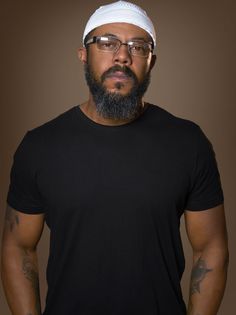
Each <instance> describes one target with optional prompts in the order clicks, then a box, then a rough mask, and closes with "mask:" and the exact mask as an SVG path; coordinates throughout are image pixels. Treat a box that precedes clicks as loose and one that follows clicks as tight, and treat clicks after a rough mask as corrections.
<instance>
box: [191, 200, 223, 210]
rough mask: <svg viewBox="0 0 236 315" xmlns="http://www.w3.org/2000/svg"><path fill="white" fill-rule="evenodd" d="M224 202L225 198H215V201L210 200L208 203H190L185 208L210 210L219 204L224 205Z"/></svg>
mask: <svg viewBox="0 0 236 315" xmlns="http://www.w3.org/2000/svg"><path fill="white" fill-rule="evenodd" d="M223 203H224V198H221V199H218V200H214V201H209V202H207V203H204V204H201V203H199V204H198V203H195V204H190V205H187V206H186V207H185V210H187V211H204V210H208V209H211V208H214V207H217V206H219V205H222V204H223Z"/></svg>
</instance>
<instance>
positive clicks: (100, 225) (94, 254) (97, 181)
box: [8, 105, 223, 315]
mask: <svg viewBox="0 0 236 315" xmlns="http://www.w3.org/2000/svg"><path fill="white" fill-rule="evenodd" d="M8 203H9V205H10V206H11V207H13V208H15V209H16V210H18V211H22V212H24V213H28V214H38V213H45V220H46V223H47V225H48V226H49V228H50V231H51V234H50V254H49V261H48V267H47V281H48V294H47V300H46V308H45V311H44V315H95V314H96V315H100V314H101V315H131V314H135V315H173V314H175V315H183V314H186V308H185V304H184V302H183V298H182V293H181V288H180V280H181V276H182V273H183V270H184V255H183V249H182V244H181V238H180V232H179V224H180V217H181V215H182V214H183V212H184V210H186V209H187V210H192V211H200V210H206V209H209V208H212V207H215V206H217V205H219V204H221V203H223V193H222V189H221V184H220V178H219V173H218V170H217V165H216V161H215V156H214V152H213V149H212V146H211V144H210V142H209V141H208V139H207V138H206V137H205V135H204V134H203V132H202V131H201V129H200V128H199V127H198V126H197V125H196V124H194V123H193V122H190V121H187V120H184V119H180V118H177V117H175V116H173V115H171V114H170V113H168V112H167V111H165V110H163V109H161V108H160V107H157V106H153V105H150V106H149V107H148V108H147V110H146V111H145V112H144V113H143V115H142V116H140V117H139V118H138V119H136V120H135V121H133V122H131V123H129V124H125V125H122V126H115V127H114V126H104V125H100V124H97V123H95V122H93V121H91V120H90V119H89V118H87V117H86V116H85V115H84V114H83V112H82V111H81V110H80V108H79V106H76V107H74V108H72V109H70V110H69V111H67V112H66V113H64V114H62V115H60V116H59V117H57V118H56V119H54V120H52V121H50V122H48V123H46V124H44V125H42V126H40V127H38V128H36V129H34V130H32V131H30V132H28V133H27V134H26V136H25V137H24V139H23V141H22V142H21V144H20V146H19V147H18V149H17V151H16V154H15V157H14V164H13V168H12V172H11V184H10V189H9V193H8Z"/></svg>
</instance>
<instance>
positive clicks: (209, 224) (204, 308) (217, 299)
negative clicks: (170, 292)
mask: <svg viewBox="0 0 236 315" xmlns="http://www.w3.org/2000/svg"><path fill="white" fill-rule="evenodd" d="M185 224H186V231H187V235H188V238H189V241H190V244H191V246H192V248H193V268H192V274H191V280H190V294H189V306H188V315H216V314H217V311H218V309H219V306H220V303H221V300H222V298H223V294H224V290H225V285H226V279H227V268H228V259H229V255H228V244H227V231H226V223H225V213H224V206H223V205H220V206H217V207H215V208H213V209H209V210H205V211H196V212H194V211H185Z"/></svg>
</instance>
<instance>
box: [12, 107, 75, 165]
mask: <svg viewBox="0 0 236 315" xmlns="http://www.w3.org/2000/svg"><path fill="white" fill-rule="evenodd" d="M75 116H76V106H75V107H73V108H71V109H69V110H67V111H66V112H64V113H62V114H60V115H59V116H57V117H55V118H53V119H51V120H49V121H48V122H46V123H44V124H42V125H40V126H37V127H35V128H33V129H31V130H28V131H27V132H26V134H25V135H24V137H23V138H22V140H21V142H20V144H19V145H18V147H17V150H16V152H15V156H24V155H27V156H28V157H29V158H32V157H35V158H36V159H37V160H38V159H40V155H41V154H42V155H43V153H44V151H45V148H46V147H51V146H53V143H55V142H57V141H60V139H62V138H63V135H65V133H66V132H68V129H70V128H72V126H73V125H75V123H73V122H74V121H76V120H75Z"/></svg>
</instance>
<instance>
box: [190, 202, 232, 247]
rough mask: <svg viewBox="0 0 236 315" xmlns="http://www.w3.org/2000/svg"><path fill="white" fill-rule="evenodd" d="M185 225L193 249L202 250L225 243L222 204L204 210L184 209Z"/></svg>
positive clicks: (225, 234) (221, 245) (222, 245)
mask: <svg viewBox="0 0 236 315" xmlns="http://www.w3.org/2000/svg"><path fill="white" fill-rule="evenodd" d="M185 225H186V231H187V235H188V238H189V241H190V243H191V245H192V247H193V249H194V250H195V251H202V250H204V249H205V248H206V247H208V246H215V247H224V246H226V244H227V232H226V223H225V214H224V207H223V205H220V206H217V207H215V208H212V209H208V210H204V211H196V212H194V211H186V212H185Z"/></svg>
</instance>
